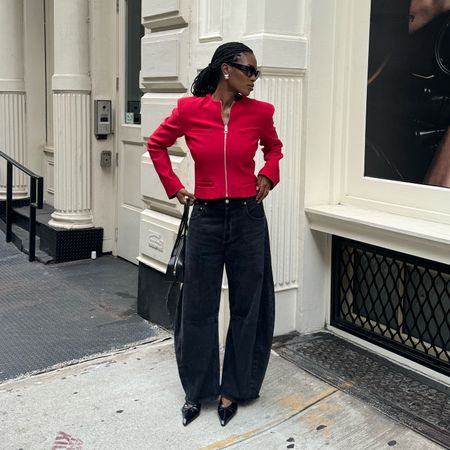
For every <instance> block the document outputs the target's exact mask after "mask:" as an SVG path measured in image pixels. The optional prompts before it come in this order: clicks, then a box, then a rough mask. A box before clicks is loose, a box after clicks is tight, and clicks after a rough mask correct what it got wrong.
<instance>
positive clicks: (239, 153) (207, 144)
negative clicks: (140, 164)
mask: <svg viewBox="0 0 450 450" xmlns="http://www.w3.org/2000/svg"><path fill="white" fill-rule="evenodd" d="M273 113H274V107H273V105H271V104H270V103H266V102H262V101H259V100H254V99H250V98H248V97H243V98H242V99H241V100H239V101H235V102H234V103H233V104H232V106H231V110H230V118H229V121H228V125H224V122H223V119H222V105H221V102H220V101H216V100H214V99H213V98H212V96H211V95H207V96H205V97H183V98H180V99H179V100H178V104H177V107H176V108H174V109H173V111H172V114H171V115H170V116H169V117H167V118H166V119H165V120H164V121H163V122H162V123H161V125H160V126H159V127H158V128H157V129H156V130H155V131H154V132H153V134H152V135H151V136H150V137H149V138H148V142H147V150H148V152H149V153H150V157H151V159H152V161H153V164H154V166H155V169H156V172H157V173H158V175H159V178H160V179H161V182H162V184H163V186H164V189H165V190H166V193H167V196H168V197H169V198H173V197H174V196H175V195H176V193H177V192H178V191H179V190H180V189H182V188H184V186H183V184H182V183H181V181H180V180H179V178H178V177H177V176H176V175H175V173H174V171H173V169H172V165H171V162H170V158H169V154H168V152H167V148H168V147H170V146H172V145H173V144H174V143H175V141H176V140H177V138H179V137H181V136H183V135H184V137H185V140H186V144H187V146H188V148H189V150H190V152H191V155H192V158H193V160H194V162H195V189H194V195H195V196H196V197H197V198H201V199H205V200H207V199H208V200H209V199H215V198H226V197H229V198H233V197H250V196H253V195H256V193H257V191H256V181H257V178H256V176H255V161H254V157H255V153H256V151H257V149H258V144H259V143H260V144H261V146H262V151H263V152H264V160H265V165H264V167H263V168H262V169H261V170H260V171H259V175H264V176H266V177H267V178H269V180H270V181H271V182H272V187H275V185H276V184H277V183H278V182H279V180H280V174H279V173H280V171H279V160H280V159H281V158H282V157H283V154H282V153H281V148H282V143H281V141H280V140H279V139H278V136H277V133H276V131H275V127H274V125H273Z"/></svg>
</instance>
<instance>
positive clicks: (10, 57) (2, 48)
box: [0, 0, 28, 199]
mask: <svg viewBox="0 0 450 450" xmlns="http://www.w3.org/2000/svg"><path fill="white" fill-rule="evenodd" d="M0 11H1V13H0V61H1V64H0V150H2V151H3V152H5V153H6V154H8V155H9V156H11V158H13V159H15V160H16V161H18V162H20V163H21V164H23V165H25V166H26V164H27V155H26V145H25V142H26V128H25V122H26V120H25V102H26V96H25V81H24V61H23V55H24V52H23V31H24V30H23V0H0ZM13 177H14V180H13V198H15V199H18V198H24V197H27V196H28V193H27V183H26V177H25V176H24V175H23V174H22V173H21V172H20V171H18V170H17V169H14V172H13ZM5 195H6V163H5V161H4V160H3V159H1V160H0V198H5Z"/></svg>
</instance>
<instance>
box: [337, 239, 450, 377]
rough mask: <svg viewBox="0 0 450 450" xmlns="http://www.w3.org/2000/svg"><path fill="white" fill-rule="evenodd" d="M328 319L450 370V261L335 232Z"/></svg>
mask: <svg viewBox="0 0 450 450" xmlns="http://www.w3.org/2000/svg"><path fill="white" fill-rule="evenodd" d="M331 295H332V307H331V324H332V325H334V326H336V327H338V328H341V329H344V330H346V331H348V332H350V333H352V334H354V335H357V336H359V337H361V338H363V339H365V340H368V341H370V342H373V343H376V344H378V345H380V346H382V347H385V348H387V349H389V350H391V351H394V352H396V353H398V354H401V355H403V356H405V357H408V358H410V359H412V360H415V361H417V362H419V363H421V364H424V365H427V366H428V367H431V368H433V369H434V370H437V371H439V372H442V373H445V374H446V375H450V266H449V265H446V264H441V263H438V262H435V261H430V260H426V259H422V258H417V257H414V256H411V255H406V254H403V253H398V252H394V251H392V250H387V249H384V248H380V247H375V246H372V245H368V244H364V243H361V242H356V241H351V240H349V239H344V238H340V237H337V236H333V264H332V293H331Z"/></svg>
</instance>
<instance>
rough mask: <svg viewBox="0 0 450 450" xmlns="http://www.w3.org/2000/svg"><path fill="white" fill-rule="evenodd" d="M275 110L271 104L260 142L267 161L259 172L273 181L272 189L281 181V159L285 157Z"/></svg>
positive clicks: (265, 116)
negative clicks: (274, 118) (277, 130)
mask: <svg viewBox="0 0 450 450" xmlns="http://www.w3.org/2000/svg"><path fill="white" fill-rule="evenodd" d="M274 111H275V108H274V107H273V105H270V110H269V111H268V112H267V113H266V114H264V120H263V124H262V129H261V138H260V144H261V146H262V151H263V153H264V161H265V162H266V163H265V164H264V167H263V168H262V169H261V170H260V171H259V173H258V175H264V176H265V177H267V178H268V179H269V180H270V181H271V182H272V189H273V188H274V187H275V186H276V185H277V184H278V183H279V181H280V165H279V161H280V159H281V158H282V157H283V153H281V148H282V147H283V144H282V142H281V141H280V139H278V135H277V132H276V130H275V126H274V124H273V113H274Z"/></svg>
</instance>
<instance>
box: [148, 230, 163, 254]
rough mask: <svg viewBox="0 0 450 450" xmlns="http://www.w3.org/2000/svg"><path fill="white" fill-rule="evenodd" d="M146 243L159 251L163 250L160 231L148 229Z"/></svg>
mask: <svg viewBox="0 0 450 450" xmlns="http://www.w3.org/2000/svg"><path fill="white" fill-rule="evenodd" d="M147 245H148V247H150V248H152V249H154V250H157V251H159V252H161V253H163V252H164V239H163V237H162V236H161V234H160V233H157V232H156V231H153V230H149V231H148V236H147Z"/></svg>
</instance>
